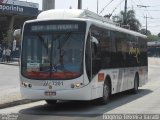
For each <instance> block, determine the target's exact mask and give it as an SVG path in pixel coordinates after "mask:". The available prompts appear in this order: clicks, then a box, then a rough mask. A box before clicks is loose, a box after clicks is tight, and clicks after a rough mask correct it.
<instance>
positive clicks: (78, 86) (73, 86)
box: [71, 83, 83, 88]
mask: <svg viewBox="0 0 160 120" xmlns="http://www.w3.org/2000/svg"><path fill="white" fill-rule="evenodd" d="M82 86H83V83H75V84H71V88H80V87H82Z"/></svg>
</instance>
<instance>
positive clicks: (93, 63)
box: [20, 9, 148, 104]
mask: <svg viewBox="0 0 160 120" xmlns="http://www.w3.org/2000/svg"><path fill="white" fill-rule="evenodd" d="M20 68H21V70H20V81H21V85H20V86H21V87H20V88H21V94H22V96H23V97H24V98H27V99H34V100H45V101H46V102H47V103H48V104H55V103H56V102H57V100H82V101H90V100H97V101H98V102H99V103H100V104H106V103H107V102H108V100H109V96H110V95H112V94H115V93H118V92H122V91H126V90H131V91H132V93H137V92H138V87H141V86H142V85H144V84H145V83H146V82H147V81H148V79H147V78H148V75H147V74H148V60H147V44H146V36H144V35H142V34H140V33H138V32H134V31H131V30H127V29H124V28H121V27H119V26H117V25H116V24H114V23H113V22H112V21H110V20H108V19H106V18H104V17H101V16H99V15H97V14H96V13H93V12H91V11H88V10H74V9H68V10H57V9H55V10H48V11H44V12H42V13H40V14H39V15H38V17H37V19H35V20H30V21H26V22H25V23H24V26H23V29H22V51H21V63H20Z"/></svg>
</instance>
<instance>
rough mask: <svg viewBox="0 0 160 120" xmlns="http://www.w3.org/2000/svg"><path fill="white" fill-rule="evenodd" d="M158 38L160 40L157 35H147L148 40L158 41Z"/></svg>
mask: <svg viewBox="0 0 160 120" xmlns="http://www.w3.org/2000/svg"><path fill="white" fill-rule="evenodd" d="M158 40H160V39H159V37H158V36H156V35H148V36H147V41H158Z"/></svg>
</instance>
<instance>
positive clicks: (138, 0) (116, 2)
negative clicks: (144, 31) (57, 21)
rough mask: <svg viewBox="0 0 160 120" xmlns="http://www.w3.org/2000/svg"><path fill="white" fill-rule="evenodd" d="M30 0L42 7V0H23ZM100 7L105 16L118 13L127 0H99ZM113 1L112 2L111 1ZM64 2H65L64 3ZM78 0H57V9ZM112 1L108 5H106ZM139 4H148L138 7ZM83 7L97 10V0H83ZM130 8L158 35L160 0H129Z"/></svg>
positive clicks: (159, 27)
mask: <svg viewBox="0 0 160 120" xmlns="http://www.w3.org/2000/svg"><path fill="white" fill-rule="evenodd" d="M22 1H28V2H34V3H39V9H42V0H22ZM98 1H99V5H98V6H99V7H98V9H99V10H98V11H99V13H100V11H102V10H103V8H104V10H103V11H102V13H101V14H100V15H102V16H104V15H106V14H110V13H113V14H112V15H113V16H115V15H118V14H119V13H120V11H122V10H124V4H125V0H98ZM111 1H112V2H111ZM110 2H111V3H110ZM62 3H63V4H62ZM77 3H78V0H55V8H56V9H68V8H69V7H70V6H71V7H72V8H75V9H76V8H77ZM108 3H110V4H109V5H108V6H107V7H105V6H106V5H107V4H108ZM137 5H143V6H148V7H147V8H145V7H141V8H140V7H137ZM82 9H88V10H90V11H93V12H97V0H82ZM127 9H128V10H132V9H133V10H135V13H136V18H137V19H138V20H139V21H140V23H141V24H142V28H145V27H146V18H145V16H147V21H148V25H147V26H148V30H150V31H151V33H152V34H154V35H157V34H158V33H160V0H128V4H127Z"/></svg>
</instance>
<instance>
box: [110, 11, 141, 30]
mask: <svg viewBox="0 0 160 120" xmlns="http://www.w3.org/2000/svg"><path fill="white" fill-rule="evenodd" d="M123 18H124V11H121V12H120V14H119V15H118V16H114V17H113V21H115V22H117V23H119V24H123ZM126 23H127V25H129V26H130V29H131V30H134V31H139V29H140V27H141V23H140V22H139V20H138V19H137V18H136V16H135V11H134V10H129V11H127V16H126Z"/></svg>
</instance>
